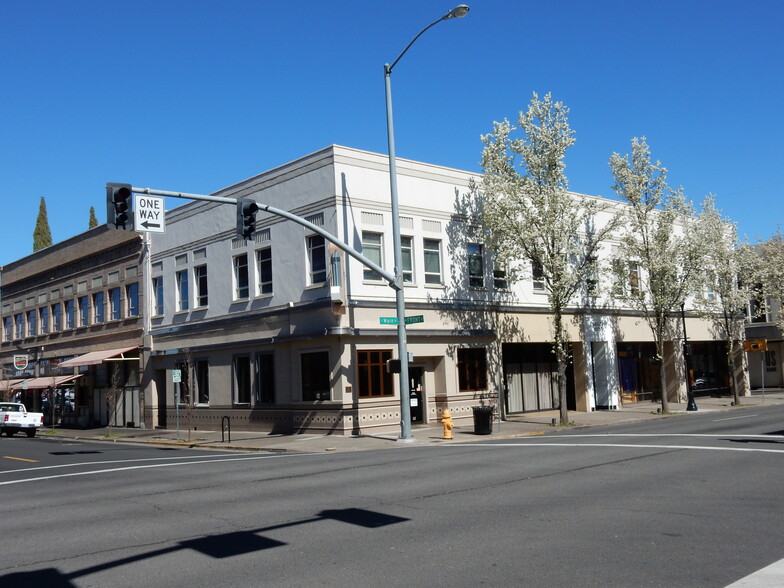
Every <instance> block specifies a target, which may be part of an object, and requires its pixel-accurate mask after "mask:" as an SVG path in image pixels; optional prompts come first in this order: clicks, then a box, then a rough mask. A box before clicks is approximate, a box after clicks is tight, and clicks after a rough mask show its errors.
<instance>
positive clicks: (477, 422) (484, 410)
mask: <svg viewBox="0 0 784 588" xmlns="http://www.w3.org/2000/svg"><path fill="white" fill-rule="evenodd" d="M492 432H493V407H492V406H475V407H474V434H475V435H489V434H490V433H492Z"/></svg>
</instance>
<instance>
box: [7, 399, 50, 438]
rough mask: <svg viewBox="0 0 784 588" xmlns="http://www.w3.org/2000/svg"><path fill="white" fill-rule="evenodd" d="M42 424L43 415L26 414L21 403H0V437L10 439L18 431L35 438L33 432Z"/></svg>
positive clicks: (35, 413)
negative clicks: (4, 435) (4, 436)
mask: <svg viewBox="0 0 784 588" xmlns="http://www.w3.org/2000/svg"><path fill="white" fill-rule="evenodd" d="M43 424H44V413H42V412H27V409H26V408H25V405H24V404H22V403H21V402H0V435H2V434H3V433H5V434H6V435H8V436H9V437H12V436H13V435H15V434H16V433H18V432H19V431H24V432H25V433H27V436H28V437H35V432H36V431H37V430H38V428H39V427H42V426H43Z"/></svg>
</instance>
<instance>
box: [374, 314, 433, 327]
mask: <svg viewBox="0 0 784 588" xmlns="http://www.w3.org/2000/svg"><path fill="white" fill-rule="evenodd" d="M378 322H379V323H380V324H382V325H396V324H397V317H396V316H382V317H381V318H379V319H378ZM424 322H425V317H424V316H422V315H421V314H418V315H416V316H407V317H406V318H405V324H407V325H413V324H414V323H424Z"/></svg>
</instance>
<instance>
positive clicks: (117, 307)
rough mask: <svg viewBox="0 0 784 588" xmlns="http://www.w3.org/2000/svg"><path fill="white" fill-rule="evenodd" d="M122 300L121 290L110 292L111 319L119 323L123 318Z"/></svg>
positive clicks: (113, 289) (115, 289) (116, 289)
mask: <svg viewBox="0 0 784 588" xmlns="http://www.w3.org/2000/svg"><path fill="white" fill-rule="evenodd" d="M121 302H122V301H121V300H120V289H119V288H112V289H111V290H109V318H110V319H111V320H113V321H118V320H120V319H121V318H122V306H121Z"/></svg>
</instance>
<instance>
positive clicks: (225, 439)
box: [39, 389, 784, 453]
mask: <svg viewBox="0 0 784 588" xmlns="http://www.w3.org/2000/svg"><path fill="white" fill-rule="evenodd" d="M696 403H697V408H698V410H697V411H696V412H687V411H686V404H684V403H673V402H671V403H670V412H671V413H673V414H672V415H671V416H670V415H668V416H661V415H659V414H657V410H658V409H659V408H660V404H659V403H655V402H641V403H639V404H627V405H624V406H623V407H622V408H620V409H618V410H601V411H596V412H577V411H570V412H569V420H570V421H571V422H572V423H573V426H572V427H570V428H571V429H573V428H576V427H603V426H608V425H614V424H618V423H628V422H634V421H644V420H652V419H660V418H683V417H686V418H688V417H689V416H691V415H696V414H702V413H706V412H713V411H738V410H746V409H749V408H754V407H759V406H774V405H781V404H784V390H782V389H775V390H770V391H766V392H765V397H764V399H763V397H762V394H761V393H760V392H758V391H756V390H755V391H754V392H753V393H752V396H750V397H743V398H741V406H739V407H733V406H732V405H731V403H732V397H729V396H723V397H721V398H711V397H697V398H696ZM558 419H559V412H558V411H557V410H552V411H546V412H536V413H526V414H519V415H511V416H509V417H508V418H507V420H505V421H503V422H500V423H499V422H498V421H494V422H493V432H492V434H491V435H475V434H474V427H473V422H472V421H464V422H463V423H461V424H460V426H455V428H454V429H452V434H453V437H454V439H452V440H445V439H442V438H441V436H442V434H443V428H442V426H441V425H440V423H439V424H436V423H434V424H432V425H425V426H421V427H420V426H414V427H413V428H412V433H413V435H414V438H415V441H413V442H406V443H402V442H399V441H398V440H397V437H398V436H399V431H396V432H390V433H379V434H378V435H359V436H341V435H318V434H309V433H302V434H290V435H280V434H269V433H266V432H260V431H232V432H231V435H230V436H229V435H228V434H227V433H226V434H222V433H221V431H190V432H188V431H185V430H180V431H179V433H178V432H177V431H176V430H173V429H126V428H123V427H113V428H112V429H111V432H110V430H109V429H108V428H98V429H55V430H52V429H50V428H44V429H41V430H39V435H40V436H41V437H42V438H49V439H59V440H63V441H65V440H68V439H73V440H77V439H78V440H82V441H101V442H109V443H147V444H150V445H159V446H169V447H172V446H176V447H195V448H199V449H220V450H232V451H237V450H239V451H268V452H287V451H289V452H293V453H320V452H323V451H343V452H345V451H363V450H370V449H387V448H393V447H416V446H421V445H440V444H453V443H460V442H466V441H483V440H490V439H505V438H507V439H508V438H514V437H523V436H530V435H546V434H549V433H558V432H561V431H564V430H565V428H562V427H558V426H554V423H557V422H558ZM229 437H230V438H229Z"/></svg>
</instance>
